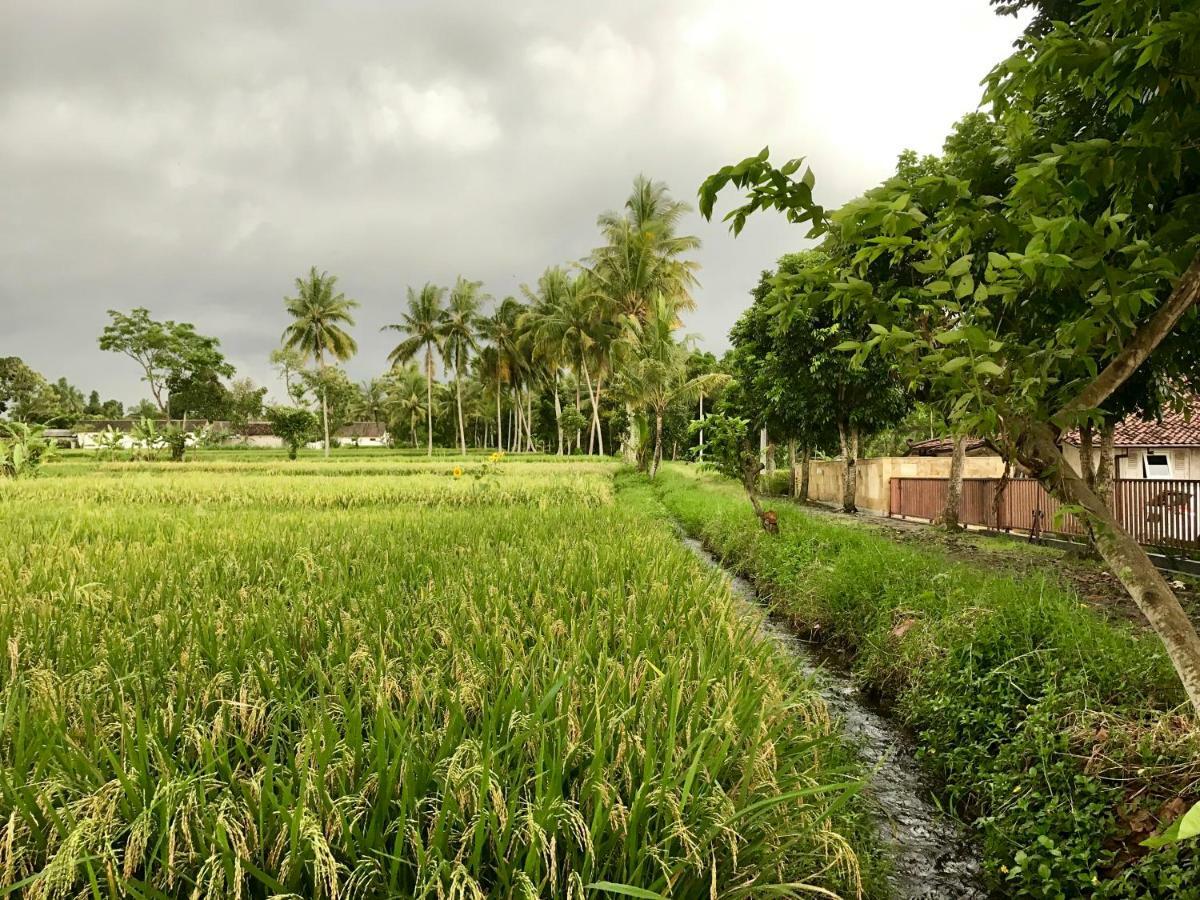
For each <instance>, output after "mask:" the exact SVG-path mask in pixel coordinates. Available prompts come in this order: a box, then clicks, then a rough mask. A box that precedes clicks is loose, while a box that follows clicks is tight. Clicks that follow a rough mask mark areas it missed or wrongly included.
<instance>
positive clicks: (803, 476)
mask: <svg viewBox="0 0 1200 900" xmlns="http://www.w3.org/2000/svg"><path fill="white" fill-rule="evenodd" d="M811 474H812V447H810V446H808V444H805V445H804V451H803V453H802V454H801V457H800V502H801V503H807V502H808V479H809V476H810V475H811Z"/></svg>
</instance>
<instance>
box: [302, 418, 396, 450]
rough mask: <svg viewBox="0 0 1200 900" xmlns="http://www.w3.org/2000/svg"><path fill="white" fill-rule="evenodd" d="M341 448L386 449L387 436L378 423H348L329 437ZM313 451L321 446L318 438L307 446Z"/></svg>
mask: <svg viewBox="0 0 1200 900" xmlns="http://www.w3.org/2000/svg"><path fill="white" fill-rule="evenodd" d="M330 437H331V438H332V439H333V441H334V442H335V443H337V444H338V445H340V446H342V447H386V446H387V441H388V434H387V431H386V429H384V427H383V425H381V424H380V423H379V422H350V423H348V424H346V425H343V426H342V427H341V428H339V429H338V430H337V431H335V432H333V434H331V435H330ZM308 446H309V447H312V448H313V449H316V448H318V447H321V446H322V440H321V439H320V438H318V439H317V440H315V441H312V442H310V443H309V445H308Z"/></svg>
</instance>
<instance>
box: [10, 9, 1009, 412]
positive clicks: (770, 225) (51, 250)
mask: <svg viewBox="0 0 1200 900" xmlns="http://www.w3.org/2000/svg"><path fill="white" fill-rule="evenodd" d="M1019 28H1020V25H1019V23H1018V22H1016V21H1015V20H1013V19H1009V18H998V17H996V16H994V15H993V14H992V13H991V11H990V9H989V7H988V4H987V2H986V0H909V2H904V3H900V2H896V0H782V2H771V0H739V2H730V0H678V2H675V0H668V2H655V3H646V2H644V0H643V2H626V0H619V2H607V3H589V4H584V3H578V2H562V0H558V2H554V0H545V2H542V0H522V2H516V0H514V2H504V3H492V2H488V3H485V2H477V3H465V2H446V0H440V2H436V0H435V2H405V0H392V2H384V0H372V2H367V0H360V2H338V3H335V2H333V0H329V2H324V3H317V2H294V0H287V2H284V0H278V2H256V3H244V2H228V3H221V2H206V3H203V4H201V3H182V2H180V3H175V2H165V3H164V2H161V0H147V2H116V0H113V2H88V3H66V2H57V0H49V2H48V0H3V3H0V198H3V199H2V201H0V310H2V311H3V318H2V320H0V321H2V323H3V329H4V330H3V332H0V356H7V355H18V356H21V357H23V358H24V359H25V360H26V361H27V362H28V363H30V364H31V365H32V366H34V367H35V368H36V369H38V370H39V371H41V372H42V373H43V374H45V375H46V376H47V377H49V378H51V379H54V378H57V377H58V376H60V375H66V376H67V377H68V378H69V379H70V380H71V381H73V382H75V383H77V384H78V385H79V386H80V387H82V388H84V389H85V391H86V390H90V389H92V388H97V389H99V390H100V391H101V392H102V393H103V394H104V395H105V396H115V397H118V398H120V399H122V400H125V401H127V402H130V401H134V400H136V399H138V398H139V397H141V396H144V395H145V394H146V391H145V389H144V387H143V386H142V385H141V384H140V383H139V382H138V373H137V371H136V370H135V367H134V365H133V363H132V362H129V361H127V360H125V359H124V358H122V357H118V356H115V355H113V354H107V353H103V352H101V351H100V350H99V349H98V347H97V345H96V338H97V335H98V334H99V332H100V330H101V329H102V327H103V326H104V323H105V321H106V314H105V310H106V309H109V308H113V307H115V308H120V309H128V308H130V307H134V306H147V307H149V308H150V309H151V311H152V312H153V313H154V314H155V315H156V316H158V317H161V318H175V319H182V320H186V321H191V322H194V323H195V324H196V326H197V328H198V329H199V330H200V331H202V332H204V333H207V334H212V335H215V336H217V337H219V338H220V340H221V342H222V345H223V347H224V348H225V350H226V352H227V353H228V354H229V356H230V358H231V359H232V361H233V362H234V363H235V364H236V365H237V366H238V368H239V370H241V371H242V372H244V373H246V374H250V375H251V376H252V377H254V378H256V380H258V381H260V382H261V383H266V384H268V385H270V387H271V388H272V390H273V392H275V393H277V394H278V393H279V388H278V385H277V384H276V382H275V380H274V378H273V376H272V374H271V371H270V368H269V366H268V364H267V362H266V357H267V355H268V353H269V352H270V350H271V349H272V348H273V347H275V346H276V345H277V344H278V340H279V335H280V332H281V331H282V329H283V327H284V325H285V316H284V310H283V301H282V298H283V297H284V296H285V295H286V294H288V293H290V291H291V287H292V280H293V278H294V277H295V276H296V275H298V274H300V273H301V272H304V271H306V270H307V269H308V267H309V266H310V265H317V266H318V267H320V268H323V269H327V270H329V271H330V272H332V273H334V274H336V275H338V276H339V278H340V284H341V287H342V288H343V289H344V290H345V292H346V293H347V295H348V296H351V297H353V298H355V299H357V300H359V301H360V302H361V303H362V307H361V309H360V310H359V316H358V325H357V328H356V329H355V334H356V336H357V337H358V340H359V346H360V353H359V356H358V357H357V358H356V359H355V360H354V361H353V362H352V363H351V364H350V366H349V369H350V373H351V375H352V376H354V377H355V378H359V379H361V378H366V377H368V376H371V375H374V374H378V373H379V372H380V371H381V370H382V369H383V368H384V366H385V362H384V357H385V354H386V352H387V350H388V349H389V348H390V346H391V344H392V343H393V341H392V340H391V338H392V337H393V336H392V335H389V334H380V333H379V327H380V326H381V325H383V324H385V323H388V322H393V321H396V319H397V318H398V315H399V311H400V308H401V306H402V304H403V297H404V288H405V285H409V284H418V285H419V284H420V283H423V282H424V281H426V280H432V281H435V282H438V283H447V282H450V281H452V280H453V278H454V276H455V275H456V274H459V273H462V274H464V275H467V276H468V277H471V278H478V279H482V280H483V281H484V282H485V283H486V285H487V288H488V290H489V291H490V292H491V293H492V294H494V295H496V296H498V297H500V296H504V295H505V294H508V293H515V292H516V290H517V288H518V286H519V285H520V284H521V283H522V282H530V281H533V280H534V279H535V278H536V277H537V275H538V273H539V272H540V271H541V270H542V269H543V268H544V267H546V266H547V265H550V264H554V263H561V262H568V261H571V260H574V259H578V258H580V257H582V256H584V255H586V254H587V253H588V252H589V251H590V250H591V249H592V248H593V247H594V246H595V245H596V243H597V236H596V229H595V219H596V215H597V213H599V212H600V211H602V210H604V209H608V208H613V207H618V206H620V204H621V203H622V202H623V200H624V197H625V196H626V194H627V192H628V189H629V186H630V183H631V181H632V179H633V177H634V175H636V174H637V173H638V172H644V173H646V174H647V175H650V176H652V177H654V178H658V179H663V180H665V181H666V182H667V183H668V184H669V185H670V186H671V188H672V190H673V191H674V192H675V193H676V194H677V195H678V196H680V197H683V198H685V199H688V200H693V199H694V197H695V192H696V188H697V187H698V185H699V183H700V181H701V180H703V178H704V176H705V175H707V174H709V173H710V172H712V171H713V170H714V169H716V168H718V167H719V166H721V165H723V164H725V163H727V162H732V161H735V160H737V159H740V158H742V157H743V156H746V155H748V154H750V153H753V152H757V150H758V149H759V148H761V147H762V146H763V145H764V144H769V145H770V146H771V147H772V150H773V151H774V153H775V155H776V156H777V157H780V158H788V157H791V156H797V155H806V156H807V157H808V158H809V161H810V162H811V164H812V167H813V169H814V171H815V172H816V175H817V192H818V196H819V198H820V199H821V200H823V201H824V202H826V203H836V202H838V201H841V200H844V199H847V198H849V197H851V196H853V195H854V194H857V193H858V192H860V191H861V190H863V189H864V188H865V187H867V186H869V185H871V184H872V183H874V182H875V181H878V180H879V179H881V178H882V177H884V176H886V175H887V174H888V172H889V171H890V169H891V168H892V166H893V163H894V161H895V157H896V154H897V153H898V152H899V151H900V150H902V149H903V148H905V147H913V148H915V149H917V150H921V151H936V150H937V149H938V148H939V147H940V144H941V140H942V137H943V136H944V135H945V133H946V131H947V130H948V128H949V127H950V125H951V123H952V122H953V121H954V120H955V119H956V118H957V117H958V116H960V115H961V114H963V113H964V112H967V111H968V110H971V109H973V108H975V107H976V105H977V103H978V100H979V95H980V88H979V84H978V83H979V80H980V79H981V78H982V77H983V76H984V75H985V74H986V72H987V71H988V69H989V68H990V67H991V65H992V64H993V63H994V62H996V61H997V60H999V59H1000V58H1001V57H1003V56H1004V55H1006V54H1007V52H1008V51H1009V49H1010V46H1011V43H1012V41H1013V39H1014V37H1015V36H1016V34H1017V32H1018V30H1019ZM687 229H688V230H689V231H690V232H692V233H694V234H697V235H699V236H700V237H701V238H702V239H703V241H704V246H703V249H702V251H701V252H700V253H699V261H700V263H701V264H702V266H703V269H702V272H701V280H702V283H703V287H702V289H701V290H700V292H699V294H698V297H697V300H698V303H699V309H698V311H697V312H696V313H695V314H694V315H693V316H692V317H691V319H690V321H689V322H688V330H689V331H690V332H693V333H696V334H698V335H699V336H700V337H701V343H702V344H703V345H704V346H707V347H708V348H709V349H712V350H714V351H717V352H720V351H721V350H722V349H724V347H725V346H726V332H727V331H728V328H729V326H730V324H731V323H732V322H733V320H734V319H735V318H736V316H737V314H738V312H739V311H740V310H741V309H742V308H744V306H745V305H746V303H747V292H748V290H749V288H750V287H751V286H752V284H753V282H754V280H755V279H756V277H757V275H758V273H759V271H760V270H761V269H763V268H765V267H768V266H770V265H771V263H772V261H773V260H774V259H775V258H777V257H778V256H779V255H780V254H781V253H783V252H786V251H789V250H793V249H796V248H797V247H798V246H800V245H801V243H802V241H801V232H800V229H798V228H796V227H794V226H788V225H787V224H786V223H785V222H784V221H783V220H782V219H780V218H778V217H772V216H769V215H768V216H764V217H763V218H761V219H759V220H752V221H751V223H750V224H749V225H748V227H747V228H746V230H745V232H743V235H742V236H741V237H740V238H738V239H737V240H734V238H733V237H732V236H730V235H729V234H728V233H727V232H726V230H725V228H724V226H722V225H721V224H719V223H712V224H709V223H705V222H703V221H702V220H701V219H700V218H699V216H693V217H692V218H691V219H689V221H688V222H687Z"/></svg>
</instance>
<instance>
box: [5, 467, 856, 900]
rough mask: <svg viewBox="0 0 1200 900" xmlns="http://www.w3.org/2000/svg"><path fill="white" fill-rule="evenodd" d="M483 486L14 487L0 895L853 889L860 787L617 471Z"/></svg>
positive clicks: (764, 651) (68, 480)
mask: <svg viewBox="0 0 1200 900" xmlns="http://www.w3.org/2000/svg"><path fill="white" fill-rule="evenodd" d="M497 480H498V482H499V484H500V488H499V491H500V493H498V494H497V495H496V496H492V497H489V498H487V499H480V498H478V497H476V498H474V499H472V500H470V501H467V500H465V499H464V500H463V501H462V502H461V503H459V502H458V500H457V499H456V500H455V502H450V503H447V502H441V501H437V500H434V499H431V498H430V497H426V498H425V499H424V500H422V499H421V496H420V495H421V493H422V492H424V493H425V494H428V495H433V494H438V493H443V494H444V493H447V492H450V493H451V494H453V492H456V491H459V490H462V491H464V492H466V493H469V492H470V491H472V490H475V489H476V488H475V485H474V484H473V483H472V482H473V481H474V479H470V478H465V477H464V478H462V479H460V480H455V479H453V478H451V477H448V476H447V475H445V474H442V475H438V476H430V475H411V476H395V477H393V478H389V477H387V476H379V477H374V478H367V479H361V480H356V479H353V478H348V477H336V476H333V477H331V476H314V477H311V478H303V477H296V478H287V479H278V478H276V479H272V478H270V477H267V476H262V475H259V474H250V475H244V476H243V475H238V474H236V473H225V474H215V473H208V474H204V475H202V476H201V477H197V475H196V473H192V472H190V471H181V472H177V473H176V474H173V475H162V476H159V475H154V476H148V475H144V474H139V473H135V474H133V475H131V476H129V477H127V478H115V479H114V478H105V477H102V476H97V477H95V478H90V477H88V476H83V475H76V476H69V477H63V478H56V479H55V478H50V479H42V480H37V481H29V482H24V483H17V484H15V485H13V490H10V491H9V492H7V493H6V495H5V497H4V499H3V500H2V501H0V525H2V526H3V528H4V530H5V533H6V535H7V536H8V540H7V541H6V542H5V543H4V544H3V545H2V547H0V653H2V654H3V655H0V708H2V709H3V710H4V728H3V730H2V732H0V888H2V889H3V890H8V891H15V892H16V893H19V894H21V895H22V896H28V897H33V898H60V897H77V896H120V895H127V896H140V897H162V896H168V897H213V898H217V897H221V898H225V897H229V898H251V897H267V896H274V895H292V896H302V897H319V898H335V897H380V896H417V897H572V898H581V897H592V896H595V897H603V896H610V895H611V892H612V891H618V892H619V891H622V890H627V889H626V888H620V887H606V885H610V886H611V885H617V886H619V885H628V886H634V887H637V888H640V889H642V890H643V891H645V892H652V893H643V894H635V896H657V895H662V896H671V897H687V898H691V897H695V898H701V897H704V898H708V897H712V896H718V897H734V896H763V895H766V894H771V893H773V894H775V895H780V894H782V895H787V894H788V893H794V894H796V895H799V894H801V893H811V892H829V893H833V894H839V895H846V896H855V895H856V894H859V893H860V892H861V891H862V889H863V879H862V875H861V873H860V867H859V859H858V857H857V856H856V854H855V853H854V851H853V850H852V849H851V847H852V845H855V844H858V843H860V842H861V841H863V840H864V835H865V833H866V828H867V826H866V824H865V821H864V819H863V817H862V814H861V812H860V811H859V810H858V807H857V805H856V803H855V801H854V794H855V790H856V788H857V786H858V782H859V777H860V774H861V773H859V772H858V771H857V769H856V767H855V764H854V762H853V759H852V755H851V754H850V753H848V751H847V750H846V748H845V747H843V746H842V744H841V743H840V742H839V740H838V738H837V736H836V734H835V732H834V729H833V726H832V725H831V723H830V721H829V718H828V715H827V713H826V711H825V708H824V707H823V705H822V704H821V702H820V701H819V699H818V698H816V697H815V696H814V695H813V694H812V693H811V691H810V689H809V687H808V685H807V684H805V683H804V682H803V681H802V680H801V679H799V677H798V676H797V675H796V674H795V672H794V670H793V669H792V667H791V666H790V665H789V664H788V662H787V661H786V660H785V659H782V658H781V657H780V655H779V654H778V651H777V650H776V649H775V648H774V647H773V645H771V644H770V643H768V642H766V641H765V640H764V639H763V638H762V637H761V636H760V635H759V634H758V632H757V631H756V629H755V626H754V624H753V623H749V622H747V621H745V620H744V619H743V618H742V616H741V615H740V614H739V612H738V611H737V609H736V607H735V606H734V602H733V600H732V599H731V597H730V596H729V594H728V592H727V589H726V588H725V587H724V585H723V584H722V583H721V582H720V581H718V580H716V579H715V578H714V577H713V576H712V575H711V574H709V573H707V572H705V571H704V570H703V568H702V567H701V566H700V564H699V563H697V562H696V561H695V560H694V559H693V558H692V557H691V556H690V555H689V554H688V553H687V552H686V551H685V550H684V549H682V548H681V547H679V545H678V544H677V542H676V541H675V540H674V537H673V535H672V534H671V532H670V530H669V528H668V527H667V526H666V525H665V524H664V523H663V522H662V521H660V520H658V519H657V518H655V516H654V515H653V514H652V513H651V511H649V507H648V501H647V500H646V498H645V497H642V498H641V499H640V500H638V498H637V497H633V498H632V500H631V499H630V496H631V495H630V492H628V491H622V492H621V494H620V495H619V496H618V495H616V494H615V493H614V487H613V482H612V480H611V478H604V477H602V476H600V475H599V474H597V473H594V472H586V471H585V472H578V473H576V472H571V471H570V470H569V469H565V470H563V471H562V472H561V473H560V474H559V475H558V476H553V475H550V474H539V473H536V472H534V473H531V474H528V475H525V474H519V473H513V472H511V471H509V470H508V469H505V471H504V472H503V474H501V475H499V476H497ZM489 481H490V480H489ZM489 489H494V488H489ZM375 492H380V493H381V495H380V496H376V494H375ZM368 496H375V499H373V500H371V501H369V502H368V501H367V500H366V499H365V498H366V497H368ZM464 496H465V494H464ZM172 497H174V498H175V499H174V500H172ZM614 498H615V499H614ZM634 501H636V502H634ZM770 885H793V887H790V888H778V889H772V888H770V887H769V886H770ZM869 889H870V884H869V883H868V890H869ZM829 893H826V894H825V895H826V896H828V895H829Z"/></svg>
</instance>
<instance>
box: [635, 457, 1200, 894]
mask: <svg viewBox="0 0 1200 900" xmlns="http://www.w3.org/2000/svg"><path fill="white" fill-rule="evenodd" d="M658 485H659V492H660V495H661V497H662V499H663V502H664V503H665V505H666V507H667V508H668V509H669V510H670V512H671V513H672V514H673V515H674V516H676V517H677V518H678V519H679V520H680V521H681V522H682V523H683V525H684V527H685V528H686V529H687V530H688V531H690V532H691V533H693V534H694V535H696V536H698V537H700V538H701V539H702V540H703V541H704V542H705V543H706V544H707V545H709V546H710V547H711V548H712V549H713V550H714V551H715V552H717V553H718V554H719V555H720V556H721V557H722V558H723V559H724V560H725V562H726V564H727V565H729V566H731V567H732V568H734V569H737V570H739V571H740V572H741V573H742V574H745V575H747V576H748V577H750V578H751V579H753V580H754V581H755V583H756V585H757V586H758V588H759V590H760V591H761V592H762V593H763V594H764V595H765V596H766V597H767V598H768V599H769V600H770V601H771V602H772V603H773V604H774V605H775V607H776V608H777V610H778V611H779V612H781V613H783V614H784V615H787V616H790V617H791V618H792V619H793V621H794V623H795V625H796V627H797V628H800V629H803V630H806V631H808V632H809V633H811V634H812V635H813V636H815V637H817V638H819V639H821V640H824V641H826V642H827V643H829V644H831V645H833V646H837V647H840V648H842V649H843V650H845V651H846V652H847V653H848V654H849V655H850V657H851V658H852V659H853V665H854V668H855V670H856V672H857V674H858V675H859V676H860V677H861V679H862V680H863V682H864V683H865V684H866V685H867V686H868V687H869V688H871V689H872V690H874V691H875V692H876V693H877V694H879V695H881V696H882V697H884V698H886V699H888V700H890V701H894V702H895V703H896V705H897V710H898V712H899V713H900V714H901V715H903V716H904V717H905V718H906V719H907V720H908V722H909V723H911V725H912V726H913V727H914V729H916V731H917V737H918V740H919V744H920V748H921V754H922V756H923V758H924V759H925V761H926V762H927V763H928V765H929V766H930V768H931V770H932V771H933V772H934V773H936V774H937V775H938V776H939V778H940V779H941V780H942V782H943V783H944V785H945V793H946V796H947V799H948V800H949V801H950V802H951V803H952V804H953V805H954V806H955V807H956V808H957V809H958V810H959V811H960V812H962V813H963V814H964V815H965V816H967V817H968V818H971V819H973V820H974V821H975V824H976V826H977V827H978V828H979V830H980V834H981V836H982V837H983V843H984V850H985V854H986V860H985V861H986V863H987V867H988V871H989V874H990V876H991V878H992V880H993V885H994V887H995V889H996V890H997V892H998V893H1001V894H1003V895H1004V896H1013V897H1047V898H1053V897H1071V896H1108V897H1113V896H1120V897H1151V896H1154V897H1157V896H1164V897H1165V896H1186V897H1200V859H1198V858H1197V855H1196V853H1195V851H1194V848H1191V847H1183V848H1171V849H1168V850H1163V851H1156V852H1155V853H1153V854H1149V855H1147V853H1146V850H1145V848H1143V847H1142V846H1141V844H1140V841H1141V840H1142V839H1143V838H1145V837H1146V836H1148V834H1149V833H1150V831H1151V830H1152V829H1160V828H1161V827H1162V825H1163V823H1164V822H1165V821H1166V820H1168V818H1169V817H1170V816H1171V815H1178V810H1179V808H1180V803H1179V801H1180V800H1181V799H1188V800H1189V801H1190V800H1191V799H1196V798H1197V793H1198V783H1200V762H1198V760H1200V729H1197V728H1196V727H1195V724H1194V723H1193V722H1190V721H1189V719H1188V718H1187V716H1186V711H1185V707H1183V706H1182V704H1183V702H1184V697H1183V693H1182V689H1181V688H1180V686H1179V683H1178V680H1177V678H1176V677H1175V675H1174V672H1173V670H1172V668H1171V665H1170V663H1169V661H1168V660H1167V658H1166V654H1165V653H1164V652H1163V650H1162V647H1161V646H1160V645H1159V644H1158V643H1157V641H1156V639H1155V638H1154V636H1153V635H1151V634H1147V633H1145V631H1144V630H1137V629H1135V628H1132V627H1130V626H1125V625H1118V624H1116V623H1113V622H1110V621H1107V620H1105V619H1104V618H1102V617H1101V616H1100V615H1099V614H1098V613H1097V612H1096V611H1094V610H1092V609H1091V608H1088V607H1087V606H1085V605H1084V604H1083V603H1081V602H1080V599H1079V597H1078V596H1077V595H1076V594H1075V593H1074V591H1073V590H1072V589H1071V588H1069V587H1068V586H1066V585H1064V584H1063V583H1060V581H1059V580H1058V579H1057V578H1056V577H1055V576H1054V574H1053V571H1052V569H1047V570H1045V571H1044V572H1043V573H1042V574H1040V575H1016V574H1013V573H1011V572H1006V571H1003V570H999V571H997V570H995V569H993V568H991V567H989V566H987V565H982V564H981V565H973V564H971V563H968V562H963V561H958V560H955V559H951V558H949V557H947V556H946V555H945V554H943V553H942V552H940V551H938V550H936V549H933V548H932V547H929V546H910V545H901V544H898V543H896V542H895V541H893V540H891V539H890V538H889V537H887V536H886V535H883V534H880V533H879V532H877V531H875V530H873V529H870V528H867V527H864V526H861V525H856V524H854V523H850V522H846V523H842V522H838V521H836V520H833V519H831V518H830V517H829V516H822V515H817V514H814V513H810V512H808V511H806V510H804V509H802V508H800V507H797V506H795V505H794V504H791V503H788V502H786V501H785V502H781V503H776V504H775V505H774V508H775V509H776V512H777V514H778V516H779V523H780V534H779V535H778V536H776V537H772V536H768V535H765V534H764V532H763V531H762V529H761V528H758V527H757V525H756V521H755V519H754V516H753V514H752V512H751V510H750V505H749V503H748V502H747V501H746V498H745V493H744V492H743V491H742V490H741V488H740V486H737V485H735V484H733V483H732V482H730V481H727V480H725V479H720V478H717V477H715V476H711V475H705V474H698V473H697V472H696V470H695V469H683V468H681V467H669V468H668V469H667V470H666V471H665V472H663V473H662V474H661V475H660V476H659V479H658Z"/></svg>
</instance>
